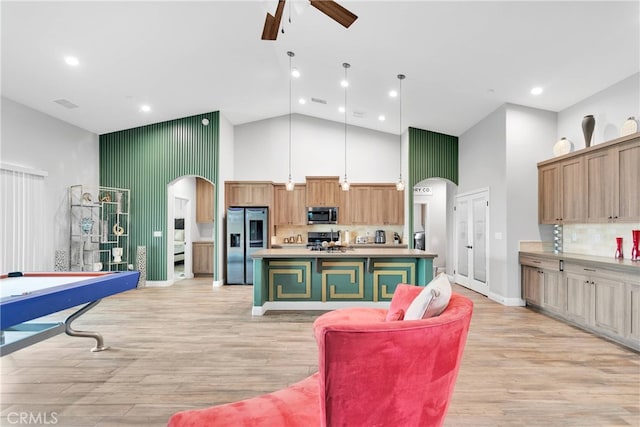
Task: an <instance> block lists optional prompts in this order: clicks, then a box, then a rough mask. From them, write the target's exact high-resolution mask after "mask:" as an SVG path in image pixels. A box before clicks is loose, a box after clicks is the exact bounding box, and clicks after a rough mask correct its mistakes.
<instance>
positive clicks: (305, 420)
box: [169, 285, 473, 427]
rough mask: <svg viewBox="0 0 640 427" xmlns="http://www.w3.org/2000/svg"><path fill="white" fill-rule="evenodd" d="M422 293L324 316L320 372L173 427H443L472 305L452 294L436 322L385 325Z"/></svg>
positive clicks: (406, 292) (192, 415)
mask: <svg viewBox="0 0 640 427" xmlns="http://www.w3.org/2000/svg"><path fill="white" fill-rule="evenodd" d="M421 290H422V288H421V287H415V286H409V285H398V289H397V290H396V293H395V294H394V297H393V299H392V302H391V307H390V309H389V310H385V309H376V308H348V309H341V310H335V311H331V312H329V313H326V314H323V315H322V316H320V317H318V318H317V319H316V321H315V322H314V324H313V328H314V335H315V338H316V341H317V343H318V349H319V363H318V369H319V372H318V373H316V374H314V375H312V376H310V377H308V378H306V379H304V380H302V381H300V382H298V383H296V384H293V385H291V386H289V387H287V388H285V389H282V390H279V391H276V392H273V393H269V394H265V395H262V396H258V397H255V398H252V399H247V400H243V401H239V402H234V403H228V404H225V405H219V406H214V407H211V408H207V409H200V410H190V411H183V412H178V413H176V414H174V415H173V416H172V417H171V419H170V420H169V426H170V427H178V426H181V427H182V426H194V427H195V426H198V427H201V426H234V427H235V426H264V427H271V426H273V427H282V426H292V427H293V426H304V427H309V426H348V427H354V426H416V427H417V426H420V427H429V426H441V425H442V424H443V423H444V417H445V415H446V412H447V408H448V406H449V402H450V400H451V396H452V394H453V389H454V385H455V381H456V377H457V375H458V369H459V367H460V361H461V359H462V352H463V349H464V345H465V342H466V338H467V333H468V330H469V324H470V321H471V314H472V311H473V303H472V302H471V300H469V299H468V298H466V297H463V296H461V295H459V294H455V293H454V294H453V295H452V296H451V300H450V302H449V304H448V306H447V308H446V309H445V311H444V312H442V314H440V316H438V317H433V318H429V319H421V320H406V321H405V320H397V321H388V320H386V317H387V313H388V312H389V313H391V312H392V311H394V310H399V309H400V310H406V307H407V306H408V305H409V303H410V302H411V300H412V299H413V297H414V296H415V295H417V293H419V292H420V291H421ZM390 317H392V316H390Z"/></svg>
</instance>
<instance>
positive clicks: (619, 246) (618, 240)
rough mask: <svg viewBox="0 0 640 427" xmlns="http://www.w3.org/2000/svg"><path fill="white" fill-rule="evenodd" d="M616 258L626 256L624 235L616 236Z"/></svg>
mask: <svg viewBox="0 0 640 427" xmlns="http://www.w3.org/2000/svg"><path fill="white" fill-rule="evenodd" d="M615 258H616V259H622V258H624V256H623V254H622V237H616V256H615Z"/></svg>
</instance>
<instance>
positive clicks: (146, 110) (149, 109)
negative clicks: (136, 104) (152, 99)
mask: <svg viewBox="0 0 640 427" xmlns="http://www.w3.org/2000/svg"><path fill="white" fill-rule="evenodd" d="M140 111H142V112H145V113H148V112H149V111H151V107H150V106H148V105H146V104H145V105H141V106H140Z"/></svg>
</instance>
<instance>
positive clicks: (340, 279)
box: [252, 247, 437, 316]
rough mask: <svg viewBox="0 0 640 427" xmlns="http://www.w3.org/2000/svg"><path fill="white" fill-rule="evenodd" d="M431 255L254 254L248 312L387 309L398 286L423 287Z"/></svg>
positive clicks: (355, 251) (374, 251)
mask: <svg viewBox="0 0 640 427" xmlns="http://www.w3.org/2000/svg"><path fill="white" fill-rule="evenodd" d="M436 256H437V255H436V254H433V253H429V252H425V251H421V250H416V249H395V248H394V249H389V248H353V247H349V248H346V249H344V250H342V251H333V252H329V251H312V250H310V249H306V248H283V249H263V250H261V251H258V252H256V253H255V254H253V277H254V278H253V310H252V314H254V315H258V316H261V315H263V314H264V313H265V312H267V311H269V310H334V309H336V308H342V307H355V306H365V307H388V306H389V301H390V300H391V297H392V296H393V292H394V291H395V288H396V285H397V284H398V283H407V284H412V285H416V286H425V285H426V284H428V283H429V282H430V281H431V279H432V278H433V259H434V258H435V257H436Z"/></svg>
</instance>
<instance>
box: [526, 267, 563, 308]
mask: <svg viewBox="0 0 640 427" xmlns="http://www.w3.org/2000/svg"><path fill="white" fill-rule="evenodd" d="M520 263H521V265H522V297H523V299H524V300H525V301H527V303H528V304H533V305H536V306H538V307H542V308H545V309H547V310H549V311H552V312H558V313H559V312H562V311H564V309H565V305H566V294H565V291H564V287H563V286H562V280H561V277H560V263H559V262H557V261H550V260H542V259H536V258H531V257H521V259H520Z"/></svg>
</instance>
